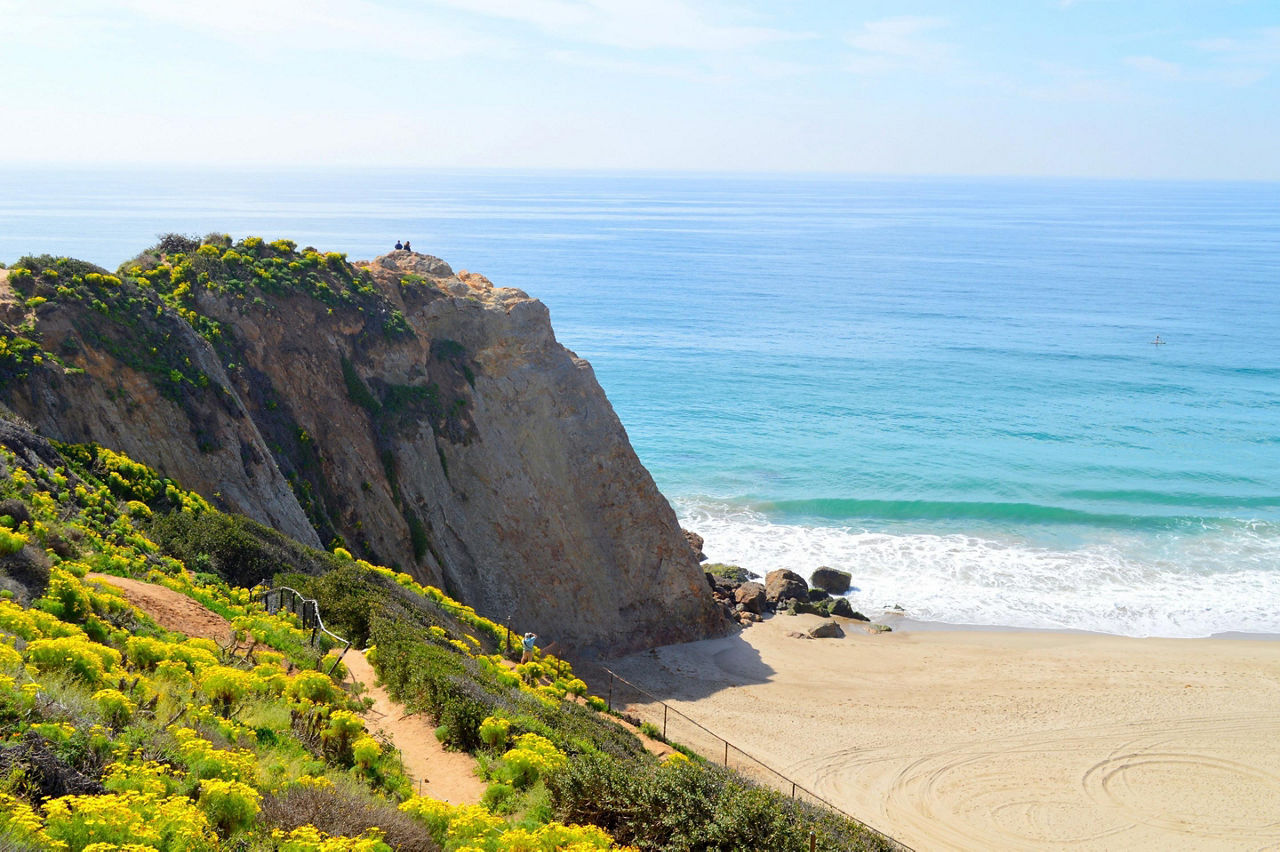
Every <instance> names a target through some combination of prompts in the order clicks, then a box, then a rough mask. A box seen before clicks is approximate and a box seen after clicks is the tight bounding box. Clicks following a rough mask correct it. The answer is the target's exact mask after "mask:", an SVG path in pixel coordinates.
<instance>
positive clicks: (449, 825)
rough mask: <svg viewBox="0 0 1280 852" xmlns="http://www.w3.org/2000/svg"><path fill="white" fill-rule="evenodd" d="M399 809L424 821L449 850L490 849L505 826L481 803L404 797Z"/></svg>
mask: <svg viewBox="0 0 1280 852" xmlns="http://www.w3.org/2000/svg"><path fill="white" fill-rule="evenodd" d="M400 810H402V811H404V812H405V813H407V814H410V815H411V816H413V817H415V818H416V819H418V820H419V821H421V822H422V824H423V825H425V826H426V828H427V831H428V832H429V833H430V834H431V836H432V838H433V839H434V840H435V841H436V842H437V843H439V844H441V845H442V846H446V847H448V848H450V849H458V848H459V847H462V846H464V845H476V846H479V847H480V848H481V849H485V848H489V847H490V844H491V842H492V841H493V840H495V839H496V838H497V837H498V835H499V834H500V833H501V830H502V829H503V828H504V827H505V826H506V822H505V821H504V820H503V819H502V817H499V816H494V815H493V814H491V813H489V812H488V811H487V810H485V809H484V808H483V807H481V806H480V805H451V804H449V803H448V802H441V801H437V800H436V799H431V798H427V797H423V796H412V797H410V798H409V799H407V800H405V801H404V802H403V803H402V804H401V805H400Z"/></svg>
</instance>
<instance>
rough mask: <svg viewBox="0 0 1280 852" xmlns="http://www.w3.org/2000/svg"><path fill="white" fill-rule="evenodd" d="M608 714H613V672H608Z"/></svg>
mask: <svg viewBox="0 0 1280 852" xmlns="http://www.w3.org/2000/svg"><path fill="white" fill-rule="evenodd" d="M609 712H610V713H612V712H613V672H609Z"/></svg>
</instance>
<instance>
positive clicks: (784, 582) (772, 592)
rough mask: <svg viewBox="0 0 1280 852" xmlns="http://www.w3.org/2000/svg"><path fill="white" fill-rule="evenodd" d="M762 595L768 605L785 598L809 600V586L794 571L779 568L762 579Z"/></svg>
mask: <svg viewBox="0 0 1280 852" xmlns="http://www.w3.org/2000/svg"><path fill="white" fill-rule="evenodd" d="M764 595H765V598H766V599H768V601H769V603H773V604H776V603H778V602H779V601H782V600H786V599H787V598H797V599H799V600H803V601H807V600H808V599H809V584H808V583H806V582H805V581H804V577H801V576H800V575H799V574H797V573H796V572H795V571H788V570H787V569H786V568H779V569H777V570H776V571H770V572H769V573H768V574H766V575H765V578H764Z"/></svg>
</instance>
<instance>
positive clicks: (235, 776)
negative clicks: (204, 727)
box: [173, 728, 258, 782]
mask: <svg viewBox="0 0 1280 852" xmlns="http://www.w3.org/2000/svg"><path fill="white" fill-rule="evenodd" d="M173 736H174V738H175V739H176V740H177V741H178V754H179V755H181V757H182V762H183V763H185V764H186V765H187V769H188V770H189V771H190V772H191V774H192V776H193V777H195V778H199V779H206V778H220V779H222V780H224V781H244V782H251V781H253V780H254V779H255V778H256V777H257V775H258V762H257V758H256V756H255V755H254V753H253V752H252V751H249V750H247V749H220V748H215V747H214V745H213V743H211V742H209V741H208V740H206V739H205V738H204V737H202V736H200V735H199V734H197V733H196V732H195V731H194V730H192V729H191V728H176V729H174V730H173Z"/></svg>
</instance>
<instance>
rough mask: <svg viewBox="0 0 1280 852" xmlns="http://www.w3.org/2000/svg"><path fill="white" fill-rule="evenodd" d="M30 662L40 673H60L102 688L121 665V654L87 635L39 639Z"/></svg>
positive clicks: (29, 653) (30, 652) (32, 646)
mask: <svg viewBox="0 0 1280 852" xmlns="http://www.w3.org/2000/svg"><path fill="white" fill-rule="evenodd" d="M27 659H28V660H29V661H30V662H31V664H32V665H33V666H35V668H36V670H37V671H40V672H58V673H60V674H65V675H67V676H69V677H73V678H76V679H78V680H82V681H84V682H85V683H86V684H88V685H89V686H101V685H102V680H103V678H104V677H105V676H106V673H107V672H109V671H111V670H113V669H115V668H116V667H117V666H119V665H120V652H119V651H117V650H116V649H115V648H110V647H108V646H106V645H99V644H97V643H96V642H90V641H89V640H88V638H87V637H83V636H60V637H58V638H56V639H37V640H35V641H34V642H32V643H30V644H29V645H27Z"/></svg>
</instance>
